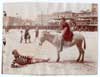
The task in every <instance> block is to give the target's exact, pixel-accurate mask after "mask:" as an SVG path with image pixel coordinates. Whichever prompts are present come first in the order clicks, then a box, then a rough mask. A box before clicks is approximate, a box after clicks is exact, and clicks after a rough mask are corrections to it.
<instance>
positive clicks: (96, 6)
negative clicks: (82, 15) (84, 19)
mask: <svg viewBox="0 0 100 77" xmlns="http://www.w3.org/2000/svg"><path fill="white" fill-rule="evenodd" d="M91 10H92V13H97V12H98V5H97V4H92V9H91Z"/></svg>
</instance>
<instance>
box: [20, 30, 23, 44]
mask: <svg viewBox="0 0 100 77" xmlns="http://www.w3.org/2000/svg"><path fill="white" fill-rule="evenodd" d="M20 33H21V38H20V43H22V42H23V31H22V30H21V31H20Z"/></svg>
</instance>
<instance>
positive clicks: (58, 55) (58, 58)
mask: <svg viewBox="0 0 100 77" xmlns="http://www.w3.org/2000/svg"><path fill="white" fill-rule="evenodd" d="M59 60H60V52H59V51H58V53H57V60H56V62H59Z"/></svg>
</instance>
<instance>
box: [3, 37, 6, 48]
mask: <svg viewBox="0 0 100 77" xmlns="http://www.w3.org/2000/svg"><path fill="white" fill-rule="evenodd" d="M3 45H4V46H5V45H6V38H3Z"/></svg>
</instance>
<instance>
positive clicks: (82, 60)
mask: <svg viewBox="0 0 100 77" xmlns="http://www.w3.org/2000/svg"><path fill="white" fill-rule="evenodd" d="M81 51H82V59H81V61H80V62H84V54H85V53H84V50H83V48H82V49H81Z"/></svg>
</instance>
